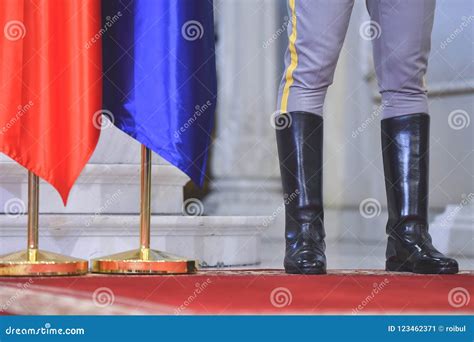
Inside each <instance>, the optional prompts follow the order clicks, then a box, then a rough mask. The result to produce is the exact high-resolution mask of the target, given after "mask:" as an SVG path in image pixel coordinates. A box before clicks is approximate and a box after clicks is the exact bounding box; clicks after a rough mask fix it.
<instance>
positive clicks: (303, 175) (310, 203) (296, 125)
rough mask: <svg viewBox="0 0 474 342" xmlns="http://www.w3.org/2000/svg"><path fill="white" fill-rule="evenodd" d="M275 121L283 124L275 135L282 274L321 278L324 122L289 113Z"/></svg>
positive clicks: (323, 270)
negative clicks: (283, 246) (282, 240)
mask: <svg viewBox="0 0 474 342" xmlns="http://www.w3.org/2000/svg"><path fill="white" fill-rule="evenodd" d="M276 121H277V122H284V124H285V128H281V127H279V129H277V131H276V136H277V145H278V156H279V159H280V171H281V179H282V183H283V191H284V194H285V235H286V254H285V261H284V266H285V271H286V273H293V274H324V273H326V256H325V255H324V251H325V249H326V245H325V243H324V237H325V232H324V225H323V222H324V214H323V196H322V178H323V170H322V166H323V119H322V117H321V116H319V115H315V114H311V113H307V112H291V113H289V114H281V115H279V116H277V117H276ZM289 123H291V124H289Z"/></svg>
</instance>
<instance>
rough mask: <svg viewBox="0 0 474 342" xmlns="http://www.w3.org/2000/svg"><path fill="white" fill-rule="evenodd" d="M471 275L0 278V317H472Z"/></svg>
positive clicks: (351, 273)
mask: <svg viewBox="0 0 474 342" xmlns="http://www.w3.org/2000/svg"><path fill="white" fill-rule="evenodd" d="M473 293H474V273H473V272H463V273H461V274H458V275H449V276H439V275H409V274H399V273H398V274H397V273H386V272H381V271H358V272H355V271H333V272H331V273H330V274H328V275H325V276H299V275H286V274H284V273H283V272H281V271H277V270H255V271H202V272H200V273H199V274H197V275H191V276H119V275H114V276H104V275H88V276H85V277H61V278H60V277H56V278H0V312H2V313H3V314H320V313H343V314H371V313H380V314H411V313H443V314H466V313H473V312H474V304H473V302H472V301H471V298H470V296H471V294H473Z"/></svg>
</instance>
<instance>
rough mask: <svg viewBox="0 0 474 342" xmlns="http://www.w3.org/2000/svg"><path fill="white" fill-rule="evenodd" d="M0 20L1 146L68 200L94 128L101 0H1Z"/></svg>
mask: <svg viewBox="0 0 474 342" xmlns="http://www.w3.org/2000/svg"><path fill="white" fill-rule="evenodd" d="M0 25H1V28H2V31H1V32H0V34H2V33H3V34H2V35H1V36H0V152H3V153H5V154H7V155H8V156H9V157H11V158H12V159H14V160H15V161H17V162H18V163H19V164H21V165H23V166H24V167H26V168H27V169H29V170H30V171H32V172H34V173H35V174H36V175H38V176H39V177H41V178H43V179H45V180H46V181H48V182H49V183H51V184H52V185H53V186H54V187H55V188H56V189H57V191H58V192H59V193H60V195H61V197H62V199H63V202H64V203H65V204H66V202H67V198H68V195H69V192H70V189H71V187H72V185H73V184H74V182H75V180H76V178H77V177H78V176H79V174H80V172H81V170H82V169H83V167H84V165H85V164H86V163H87V161H88V159H89V157H90V156H91V154H92V152H93V151H94V148H95V146H96V144H97V141H98V138H99V133H100V125H99V124H98V122H100V118H99V114H100V109H101V101H102V82H101V71H102V69H101V44H100V39H99V40H97V41H96V42H95V43H91V41H93V40H94V37H96V36H97V34H98V33H99V32H100V26H101V16H100V1H99V0H67V1H64V0H1V2H0ZM94 41H95V40H94Z"/></svg>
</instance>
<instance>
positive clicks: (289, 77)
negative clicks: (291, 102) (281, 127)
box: [280, 0, 298, 113]
mask: <svg viewBox="0 0 474 342" xmlns="http://www.w3.org/2000/svg"><path fill="white" fill-rule="evenodd" d="M295 2H296V0H289V5H290V10H291V23H292V26H291V35H290V38H289V41H290V42H289V47H288V49H289V50H290V56H291V62H290V65H289V66H288V69H286V76H285V79H286V80H285V87H284V88H283V94H282V97H281V106H280V112H281V113H286V112H287V109H288V96H289V95H290V87H291V85H292V84H293V71H295V69H296V66H297V65H298V54H297V53H296V47H295V43H296V10H295Z"/></svg>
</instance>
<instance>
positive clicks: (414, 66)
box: [367, 0, 436, 118]
mask: <svg viewBox="0 0 474 342" xmlns="http://www.w3.org/2000/svg"><path fill="white" fill-rule="evenodd" d="M435 5H436V1H435V0H415V1H413V0H398V1H393V0H367V8H368V10H369V13H370V16H371V20H372V26H373V27H374V28H375V30H376V31H378V34H377V35H375V37H374V39H373V40H372V43H373V54H374V62H375V71H376V74H377V79H378V84H379V89H380V93H381V95H382V105H383V117H384V118H390V117H395V116H401V115H406V114H413V113H428V101H427V96H426V88H425V84H424V76H425V74H426V68H427V65H428V58H429V53H430V47H431V31H432V28H433V17H434V12H435Z"/></svg>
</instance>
